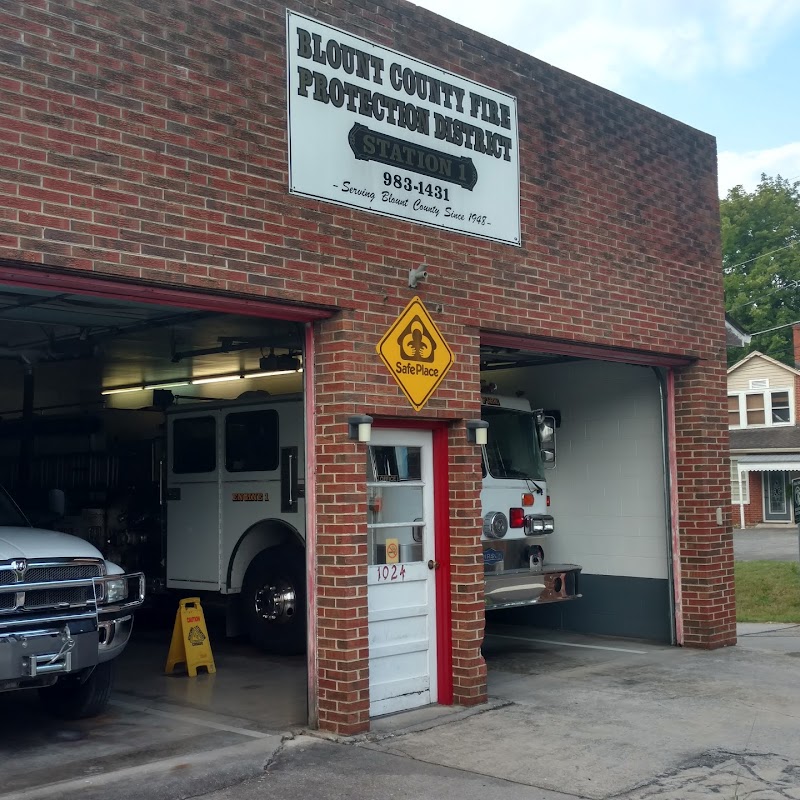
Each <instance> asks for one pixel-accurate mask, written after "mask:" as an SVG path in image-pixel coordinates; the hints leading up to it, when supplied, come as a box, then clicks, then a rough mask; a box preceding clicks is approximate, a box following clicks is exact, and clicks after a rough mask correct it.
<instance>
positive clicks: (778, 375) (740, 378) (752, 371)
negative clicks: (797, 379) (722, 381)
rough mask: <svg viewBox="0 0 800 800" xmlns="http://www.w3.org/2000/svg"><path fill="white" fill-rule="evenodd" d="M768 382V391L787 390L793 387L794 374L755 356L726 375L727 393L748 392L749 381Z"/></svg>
mask: <svg viewBox="0 0 800 800" xmlns="http://www.w3.org/2000/svg"><path fill="white" fill-rule="evenodd" d="M764 378H767V379H768V380H769V388H770V389H788V388H790V387H792V386H794V373H793V372H791V371H790V370H788V369H784V368H783V367H780V366H778V365H777V364H773V363H772V362H770V361H767V360H766V359H765V358H759V356H755V357H753V358H751V359H750V361H748V362H747V363H746V364H742V366H741V367H738V368H737V369H735V370H734V371H733V372H731V373H729V375H728V391H729V392H748V391H750V381H753V380H762V379H764Z"/></svg>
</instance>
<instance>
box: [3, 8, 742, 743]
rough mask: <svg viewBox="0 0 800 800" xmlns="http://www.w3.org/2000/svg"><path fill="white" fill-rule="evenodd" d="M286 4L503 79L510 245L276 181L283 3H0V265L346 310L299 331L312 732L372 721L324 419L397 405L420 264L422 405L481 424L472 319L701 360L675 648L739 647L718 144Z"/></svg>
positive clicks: (477, 46)
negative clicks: (424, 347)
mask: <svg viewBox="0 0 800 800" xmlns="http://www.w3.org/2000/svg"><path fill="white" fill-rule="evenodd" d="M289 6H290V7H291V8H292V9H293V10H296V11H299V12H302V13H307V14H310V15H313V16H315V17H316V18H318V19H319V20H320V21H322V22H327V23H330V24H333V25H338V26H339V27H343V28H346V29H347V30H349V31H350V32H352V33H354V34H357V35H361V36H364V37H365V38H368V39H371V40H373V41H376V42H378V43H380V44H384V45H389V46H392V47H394V48H395V49H397V50H400V51H401V52H404V53H407V54H409V55H411V56H414V57H417V58H419V59H421V60H423V61H427V62H430V63H433V64H435V65H436V66H439V67H442V68H444V69H450V70H452V71H454V72H457V73H460V74H462V75H464V76H466V77H468V78H471V79H474V80H477V81H480V82H481V83H484V84H486V85H488V86H491V87H494V88H496V89H499V90H501V91H505V92H508V93H510V94H513V95H515V96H516V97H517V99H518V115H519V134H520V165H521V166H520V168H521V207H522V240H523V246H522V247H521V248H515V247H510V246H505V245H502V244H497V243H492V242H488V241H482V240H479V239H476V238H472V237H467V236H462V235H457V234H451V233H446V232H443V231H439V230H436V229H432V228H426V227H423V226H421V225H415V224H412V223H406V222H400V221H392V220H387V219H384V218H380V217H377V216H372V215H369V214H366V213H362V212H359V211H355V210H350V209H346V208H340V207H337V206H334V205H332V204H329V203H323V202H317V201H314V200H310V199H303V198H298V197H294V196H291V195H289V194H288V193H287V188H286V187H287V141H286V138H287V134H286V88H285V87H286V66H285V65H286V52H285V5H284V4H281V3H277V2H272V0H264V2H263V3H261V4H254V3H249V2H244V0H228V2H214V0H192V2H188V0H173V2H170V3H157V2H154V0H115V2H114V3H88V2H75V1H74V0H24V2H20V1H17V2H14V0H8V1H7V2H5V3H3V5H2V10H0V259H7V260H11V261H15V262H26V263H33V264H44V265H48V266H50V267H57V268H63V269H67V270H78V271H87V272H95V273H102V274H104V275H110V276H120V277H124V278H129V279H136V280H140V281H147V282H153V283H169V284H174V285H177V286H186V287H201V288H206V289H210V290H214V291H226V292H231V293H239V294H242V295H248V296H251V297H252V296H255V297H258V296H264V297H270V298H275V299H279V300H285V301H287V302H293V301H298V302H302V303H319V304H328V305H331V304H332V305H334V306H336V307H337V308H338V309H340V310H341V312H342V313H341V314H340V315H339V316H338V317H337V318H335V319H334V320H332V321H330V322H327V323H324V324H320V325H319V328H318V334H319V346H318V362H319V363H318V365H317V373H316V379H317V381H318V398H319V404H318V417H317V420H316V426H315V434H316V436H317V445H316V446H317V451H318V459H319V474H318V475H317V476H316V479H317V482H318V500H319V505H318V520H319V523H320V526H319V543H320V548H319V553H318V572H319V582H320V587H321V588H320V592H321V594H320V605H319V630H320V637H321V641H320V653H319V657H320V669H319V678H320V700H319V703H320V709H319V715H320V724H321V725H322V726H323V727H327V728H333V729H337V730H340V731H342V732H354V731H356V730H363V728H364V727H365V726H366V724H367V723H366V716H365V715H366V710H365V709H366V695H365V692H366V689H365V687H366V685H367V683H366V682H367V675H366V657H367V654H366V647H365V642H366V639H365V636H366V606H365V588H364V586H363V574H364V569H365V566H364V565H365V563H366V562H365V536H364V519H365V513H364V512H365V510H364V506H363V502H362V498H363V497H364V492H363V483H362V476H363V452H362V450H361V449H359V446H358V445H355V444H351V443H349V442H347V441H346V439H345V427H346V426H345V419H346V416H347V415H348V414H349V413H353V412H363V411H364V410H366V409H370V411H371V413H379V414H385V415H402V416H410V415H413V412H411V411H410V409H409V407H408V404H407V402H406V401H405V399H404V398H403V396H402V395H401V393H400V391H399V389H398V388H397V387H396V386H395V385H394V383H393V381H392V380H391V378H390V377H389V376H388V375H387V373H386V371H385V368H384V367H383V366H382V365H381V364H380V363H379V362H378V360H377V358H376V355H375V352H374V346H375V343H376V342H377V341H378V339H379V338H380V336H381V335H382V333H383V332H384V331H385V330H386V328H387V326H388V325H389V323H390V322H391V321H392V320H393V319H394V318H395V317H396V315H397V313H398V312H399V311H400V310H401V309H402V308H403V306H404V305H405V303H406V302H407V301H408V299H410V295H411V292H410V291H409V290H408V289H407V287H406V276H407V273H408V270H409V269H410V268H411V267H415V266H417V265H419V264H420V263H422V262H424V263H426V264H428V265H429V268H430V277H429V278H428V280H426V281H425V283H424V284H422V286H421V288H420V290H419V294H420V295H421V296H422V298H423V300H424V302H425V303H426V305H427V306H428V308H429V309H432V310H436V309H439V307H441V310H436V311H435V314H434V317H435V320H436V322H437V324H438V325H440V326H441V329H442V332H443V334H444V336H445V338H446V339H447V341H448V343H449V344H450V345H451V347H452V348H453V349H454V351H455V352H456V364H455V366H454V367H453V369H452V370H451V372H450V374H449V375H448V377H447V379H446V380H445V382H444V383H443V384H442V386H441V387H440V388H439V390H438V391H437V392H436V393H435V395H434V397H433V398H432V400H431V401H430V403H429V404H428V406H427V407H426V408H425V410H424V415H425V416H433V417H442V418H447V419H451V420H453V421H454V424H456V425H457V426H458V425H461V423H460V422H459V420H463V419H464V418H469V417H475V416H477V415H478V404H479V394H478V374H477V370H478V350H477V348H478V341H479V339H478V331H479V329H480V328H483V329H488V330H493V331H509V332H515V333H519V334H522V335H531V336H544V337H555V338H560V339H565V340H570V341H578V342H582V341H585V342H593V343H596V344H601V345H605V346H610V347H625V348H631V347H633V348H637V349H639V350H643V351H650V352H662V353H670V354H679V355H688V356H691V357H692V358H695V359H697V364H696V366H694V367H691V368H687V369H686V370H684V371H682V372H681V374H680V375H678V379H677V381H676V404H677V415H676V422H677V441H676V448H677V456H678V459H677V461H678V490H679V493H680V497H679V502H680V511H681V521H680V522H681V526H682V527H681V534H682V537H683V544H684V549H683V552H682V563H683V568H684V570H685V574H684V604H683V614H684V623H685V628H686V630H687V642H688V643H691V644H697V645H700V646H715V645H719V644H724V643H728V642H731V641H733V632H732V631H733V627H732V626H733V611H732V600H730V601H729V598H731V597H732V594H731V591H732V583H731V578H730V569H729V566H730V560H731V553H730V525H729V522H728V521H727V520H726V522H725V524H724V525H723V526H721V527H720V526H717V525H716V522H715V508H716V507H718V506H720V505H723V506H724V507H727V506H728V505H729V501H728V500H725V498H724V495H725V492H727V485H728V481H729V477H728V471H727V467H726V466H725V464H726V463H727V456H726V453H725V448H726V446H727V433H726V414H725V408H724V399H725V387H724V363H723V361H724V353H725V348H724V325H723V311H722V294H721V287H720V274H719V263H720V252H719V234H718V223H719V213H718V201H717V184H716V149H715V143H714V140H713V139H712V138H711V137H710V136H707V135H705V134H702V133H699V132H697V131H695V130H693V129H691V128H688V127H686V126H683V125H681V124H679V123H677V122H675V121H673V120H671V119H668V118H666V117H663V116H661V115H659V114H657V113H655V112H652V111H649V110H647V109H644V108H642V107H641V106H638V105H636V104H635V103H632V102H629V101H627V100H625V99H623V98H621V97H619V96H617V95H614V94H612V93H610V92H607V91H604V90H602V89H599V88H597V87H595V86H592V85H591V84H588V83H586V82H584V81H582V80H580V79H578V78H575V77H573V76H570V75H568V74H566V73H563V72H561V71H559V70H557V69H554V68H552V67H550V66H548V65H546V64H544V63H542V62H540V61H537V60H535V59H532V58H529V57H527V56H525V55H523V54H522V53H519V52H518V51H515V50H512V49H510V48H507V47H504V46H502V45H500V44H498V43H496V42H493V41H491V40H488V39H486V38H484V37H482V36H479V35H478V34H476V33H473V32H470V31H467V30H465V29H464V28H461V27H459V26H458V25H456V24H455V23H451V22H449V21H446V20H444V19H442V18H439V17H436V16H434V15H432V14H429V13H428V12H426V11H424V10H422V9H420V8H418V7H416V6H413V5H411V4H406V3H404V2H400V1H399V0H386V1H385V2H383V3H382V4H381V5H380V6H377V7H376V6H374V5H370V4H366V5H365V4H363V3H360V2H346V0H311V1H309V2H299V1H297V2H296V1H295V0H291V1H290V2H289ZM0 278H2V275H1V274H0ZM458 431H459V428H458V427H455V428H454V429H453V434H452V439H451V445H452V450H451V455H450V460H451V466H452V468H453V479H452V486H451V504H452V508H453V514H454V518H455V523H454V527H453V530H452V532H451V533H452V557H453V563H454V567H453V587H454V596H455V607H454V611H453V631H454V634H453V635H454V637H455V644H454V648H455V666H454V670H455V680H456V698H457V700H460V701H464V702H466V701H475V700H478V699H480V698H482V697H483V696H484V694H485V677H484V676H485V667H484V666H483V662H482V659H481V657H480V651H479V642H480V636H481V631H482V625H483V605H482V603H481V602H480V583H481V578H482V573H481V567H480V559H479V554H478V550H479V548H478V542H477V530H478V528H477V525H476V522H477V517H478V509H477V481H478V479H479V473H478V472H477V469H478V464H477V460H476V454H475V453H474V452H473V450H472V449H465V448H464V447H463V446H461V445H460V443H461V442H462V441H463V440H462V439H461V438H460V437H459V433H458Z"/></svg>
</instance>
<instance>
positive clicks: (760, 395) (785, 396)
mask: <svg viewBox="0 0 800 800" xmlns="http://www.w3.org/2000/svg"><path fill="white" fill-rule="evenodd" d="M793 417H794V414H793V413H792V392H791V390H789V389H766V390H764V391H756V392H754V391H749V392H737V393H736V394H729V395H728V425H729V426H730V427H731V428H750V427H763V426H770V425H791V424H792V423H793V421H794V420H793Z"/></svg>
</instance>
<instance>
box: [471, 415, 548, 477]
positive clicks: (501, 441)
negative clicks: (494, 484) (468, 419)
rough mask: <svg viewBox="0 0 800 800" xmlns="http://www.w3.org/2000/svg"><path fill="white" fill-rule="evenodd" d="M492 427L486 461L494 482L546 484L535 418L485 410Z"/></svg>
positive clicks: (486, 418) (490, 428)
mask: <svg viewBox="0 0 800 800" xmlns="http://www.w3.org/2000/svg"><path fill="white" fill-rule="evenodd" d="M481 410H482V412H483V414H482V415H483V418H484V419H485V420H486V421H487V422H488V423H489V431H488V443H487V445H486V460H487V462H488V467H489V474H490V475H491V476H492V477H493V478H524V479H527V480H544V469H543V466H542V456H541V453H540V451H539V440H538V438H537V436H536V424H535V422H534V417H533V414H531V413H530V412H526V411H517V410H514V409H510V408H497V407H492V406H484V407H483V408H482V409H481Z"/></svg>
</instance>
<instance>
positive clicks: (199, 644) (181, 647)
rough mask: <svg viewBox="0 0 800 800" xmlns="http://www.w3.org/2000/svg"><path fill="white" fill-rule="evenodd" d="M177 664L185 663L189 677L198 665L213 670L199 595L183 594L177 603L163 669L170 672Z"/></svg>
mask: <svg viewBox="0 0 800 800" xmlns="http://www.w3.org/2000/svg"><path fill="white" fill-rule="evenodd" d="M178 664H186V671H187V672H188V673H189V675H190V676H191V677H192V678H195V677H197V668H198V667H205V668H206V669H207V670H208V672H209V673H212V672H216V671H217V668H216V666H214V656H213V655H212V653H211V640H210V639H209V638H208V628H206V619H205V617H204V616H203V609H202V607H201V606H200V598H199V597H187V598H185V599H184V600H181V602H180V603H179V604H178V613H177V614H176V615H175V627H174V628H173V629H172V641H171V642H170V645H169V655H168V656H167V666H166V667H165V670H164V671H165V672H166V673H167V675H170V674H171V673H172V672H173V671H174V669H175V667H176V666H177V665H178Z"/></svg>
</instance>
